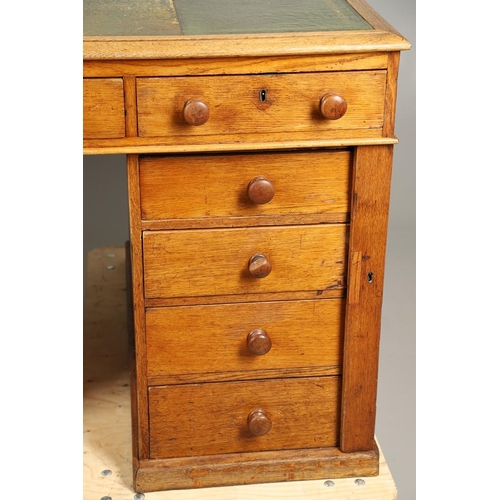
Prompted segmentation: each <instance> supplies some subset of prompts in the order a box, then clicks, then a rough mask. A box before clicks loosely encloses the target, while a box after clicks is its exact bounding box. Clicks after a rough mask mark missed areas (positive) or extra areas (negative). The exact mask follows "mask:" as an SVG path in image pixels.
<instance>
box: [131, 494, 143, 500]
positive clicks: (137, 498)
mask: <svg viewBox="0 0 500 500" xmlns="http://www.w3.org/2000/svg"><path fill="white" fill-rule="evenodd" d="M145 498H146V495H144V493H136V494H135V495H134V500H144V499H145Z"/></svg>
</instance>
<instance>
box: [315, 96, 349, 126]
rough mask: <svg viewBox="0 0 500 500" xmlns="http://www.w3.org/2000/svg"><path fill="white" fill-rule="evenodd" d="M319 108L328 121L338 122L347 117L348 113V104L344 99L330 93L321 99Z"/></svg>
mask: <svg viewBox="0 0 500 500" xmlns="http://www.w3.org/2000/svg"><path fill="white" fill-rule="evenodd" d="M319 108H320V110H321V114H322V115H323V117H324V118H327V119H328V120H338V119H339V118H342V117H343V116H344V115H345V113H346V111H347V102H346V100H345V99H344V98H343V97H341V96H339V95H337V94H335V93H334V92H328V93H327V94H325V95H324V96H323V97H322V98H321V101H320V103H319Z"/></svg>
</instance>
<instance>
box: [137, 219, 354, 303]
mask: <svg viewBox="0 0 500 500" xmlns="http://www.w3.org/2000/svg"><path fill="white" fill-rule="evenodd" d="M347 229H348V227H347V226H346V225H344V224H332V225H315V226H307V225H304V226H286V227H281V226H279V227H262V228H235V229H192V230H191V229H189V230H185V231H155V232H152V231H145V232H144V233H143V247H144V293H145V297H146V298H156V297H199V296H210V295H219V294H221V295H225V294H240V295H244V294H257V293H271V292H284V291H301V290H316V291H319V292H320V294H321V291H322V290H325V289H329V288H341V287H343V286H344V285H345V277H344V270H345V257H346V239H347ZM255 254H264V255H266V257H268V258H269V259H270V261H271V264H272V271H271V273H270V274H269V276H267V277H265V278H255V277H253V276H252V275H251V274H250V273H249V271H248V264H249V260H250V258H251V257H252V256H253V255H255Z"/></svg>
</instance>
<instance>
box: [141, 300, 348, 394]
mask: <svg viewBox="0 0 500 500" xmlns="http://www.w3.org/2000/svg"><path fill="white" fill-rule="evenodd" d="M344 307H345V302H344V300H341V299H328V300H327V299H322V300H304V301H285V302H255V303H250V304H225V305H214V306H188V307H162V308H151V309H148V310H147V311H146V344H147V347H146V348H147V352H148V361H147V364H148V379H149V384H150V385H151V384H152V383H154V384H155V385H158V384H160V383H163V384H165V383H170V384H171V383H179V382H183V381H184V382H185V381H201V380H204V381H207V380H212V381H217V380H231V379H233V380H238V379H241V378H242V377H243V378H246V379H248V378H270V377H273V376H280V375H286V376H294V375H295V376H297V375H304V374H307V369H308V368H310V369H312V370H316V371H317V369H318V368H320V367H322V368H323V369H324V374H328V373H329V372H330V373H331V370H332V369H335V373H340V370H339V367H340V365H341V364H342V345H343V333H344V321H343V318H344ZM256 329H263V330H264V331H265V332H266V335H267V336H268V337H269V339H270V341H271V343H272V346H271V348H270V350H269V352H267V353H266V354H264V355H262V356H257V355H255V354H253V353H252V352H251V351H250V350H249V348H248V346H247V337H248V335H249V333H250V332H252V331H254V330H256ZM284 369H287V370H286V372H284V371H282V370H284ZM294 369H295V370H294ZM267 372H269V373H267Z"/></svg>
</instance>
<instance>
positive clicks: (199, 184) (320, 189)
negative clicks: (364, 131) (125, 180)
mask: <svg viewBox="0 0 500 500" xmlns="http://www.w3.org/2000/svg"><path fill="white" fill-rule="evenodd" d="M350 164H351V154H350V152H349V151H337V152H326V153H325V152H321V153H288V154H279V155H278V154H254V155H212V156H188V157H184V156H182V157H176V156H168V157H147V158H144V159H142V160H141V163H140V187H141V213H142V218H143V219H189V218H208V217H245V216H273V215H296V214H301V215H307V214H318V215H320V214H321V215H327V214H344V220H346V218H347V214H348V212H349V203H350V175H349V172H350ZM187 179H189V181H188V182H187Z"/></svg>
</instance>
